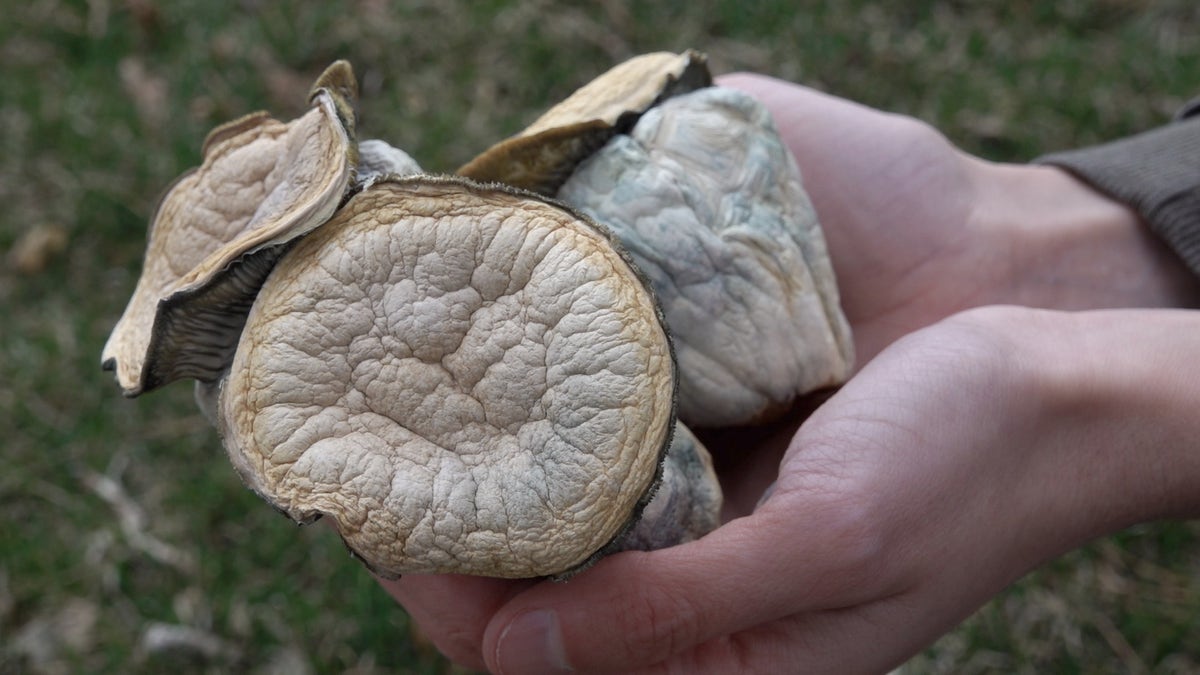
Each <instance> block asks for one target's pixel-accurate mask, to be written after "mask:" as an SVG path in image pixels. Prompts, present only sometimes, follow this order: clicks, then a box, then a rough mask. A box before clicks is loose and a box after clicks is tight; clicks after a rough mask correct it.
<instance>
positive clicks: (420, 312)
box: [217, 176, 675, 578]
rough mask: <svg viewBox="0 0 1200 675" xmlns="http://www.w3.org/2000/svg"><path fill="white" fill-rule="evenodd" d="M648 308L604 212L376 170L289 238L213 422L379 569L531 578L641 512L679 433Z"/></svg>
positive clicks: (587, 555)
mask: <svg viewBox="0 0 1200 675" xmlns="http://www.w3.org/2000/svg"><path fill="white" fill-rule="evenodd" d="M674 388H675V375H674V364H673V359H672V353H671V348H670V342H669V340H668V337H667V334H666V331H665V329H664V327H663V324H662V320H661V316H660V313H659V311H658V308H657V305H656V303H655V300H654V298H653V296H652V294H651V293H650V291H649V290H648V289H647V287H646V285H645V284H644V282H643V280H642V279H641V278H640V275H639V273H638V272H637V270H636V269H634V268H633V267H632V265H631V264H630V263H629V261H628V260H627V259H626V258H625V256H624V255H623V254H622V253H621V252H620V251H619V250H618V249H617V248H616V247H615V246H614V245H613V243H612V242H611V240H610V238H609V237H608V236H607V234H606V233H604V232H602V231H601V230H600V229H599V228H598V227H597V226H595V224H594V223H591V222H590V221H588V220H586V219H584V218H582V217H580V216H578V215H577V214H575V213H573V212H571V211H569V210H568V209H566V208H564V207H562V206H560V205H558V204H555V203H553V202H550V201H546V200H543V199H540V198H536V197H535V196H533V195H531V194H528V193H521V192H516V191H512V190H510V189H508V188H504V187H502V186H496V185H493V186H483V185H479V184H475V183H472V182H470V181H467V180H463V179H451V178H433V177H429V176H420V177H414V178H407V179H384V180H381V181H379V182H376V183H375V184H374V185H372V186H370V187H368V188H366V189H364V190H363V191H362V192H360V193H358V194H357V195H355V196H354V197H352V198H351V199H350V200H349V201H348V202H347V203H346V205H345V206H344V207H343V208H342V209H340V210H339V211H338V213H337V214H336V215H335V216H334V218H333V219H332V220H331V221H330V222H329V223H327V224H326V225H325V226H324V227H322V228H321V229H319V230H317V231H316V232H314V233H313V234H312V235H310V236H309V237H306V238H305V239H304V240H303V241H301V242H300V243H299V244H298V245H297V246H296V247H295V248H293V249H292V250H291V251H289V252H288V253H287V254H286V255H285V256H284V257H283V258H282V259H281V260H280V261H279V263H278V265H277V266H276V267H275V269H274V270H273V272H272V273H271V276H270V277H269V278H268V280H267V281H266V283H265V284H264V285H263V287H262V289H261V291H260V294H259V297H258V299H257V301H256V302H255V304H254V307H253V308H252V310H251V312H250V316H249V319H248V321H247V323H246V326H245V330H244V331H243V333H242V336H241V340H240V343H239V345H238V349H237V353H236V356H235V358H234V362H233V365H232V368H231V370H230V374H229V376H228V380H227V381H226V382H225V383H224V384H223V385H222V387H221V389H220V393H219V401H218V411H217V412H218V417H219V425H220V427H221V433H222V437H223V440H224V443H225V446H226V449H227V451H228V452H229V455H230V458H231V460H232V462H233V464H234V466H235V467H237V469H238V471H239V473H240V474H241V476H242V478H243V479H244V480H245V481H246V483H247V484H248V485H249V486H250V487H251V488H252V489H254V490H255V491H256V492H258V493H259V494H260V495H262V496H263V497H264V498H265V499H266V500H267V501H269V502H270V503H271V504H273V505H274V506H275V507H276V508H278V509H280V510H281V511H283V512H284V513H286V514H287V515H288V516H290V517H291V518H293V519H295V520H298V521H301V522H305V521H309V520H312V519H313V518H316V517H318V516H320V515H328V516H330V517H331V518H332V519H333V520H334V521H335V524H336V527H337V529H338V531H339V532H340V534H341V536H342V537H343V539H344V540H345V541H346V543H347V545H348V546H349V547H350V549H351V550H352V551H354V552H355V553H356V554H357V555H358V556H360V557H361V558H362V559H363V560H364V562H365V563H366V564H367V565H368V566H369V567H371V568H372V569H373V570H375V571H376V572H378V573H381V574H385V575H395V574H401V573H404V574H407V573H463V574H475V575H484V576H493V577H507V578H521V577H536V576H543V575H555V574H562V573H565V572H570V571H571V570H574V569H578V568H579V567H581V566H583V565H585V564H587V563H588V562H589V561H590V560H592V559H593V558H594V557H595V556H596V555H597V553H598V552H599V551H601V550H602V549H604V547H605V546H606V545H607V544H609V543H610V542H612V541H613V540H614V539H615V538H617V537H618V536H619V535H620V534H621V533H622V532H623V531H624V530H625V529H626V528H627V527H628V526H629V525H630V523H631V522H633V521H634V520H635V519H636V516H637V514H638V513H639V512H640V510H641V509H642V508H643V506H644V504H645V502H646V500H648V499H649V498H650V493H651V491H652V488H653V486H654V484H655V481H656V479H657V473H658V470H659V466H660V462H661V459H662V456H663V453H664V452H665V451H666V448H667V446H668V444H669V442H670V437H671V430H672V428H673V426H674V402H673V399H674Z"/></svg>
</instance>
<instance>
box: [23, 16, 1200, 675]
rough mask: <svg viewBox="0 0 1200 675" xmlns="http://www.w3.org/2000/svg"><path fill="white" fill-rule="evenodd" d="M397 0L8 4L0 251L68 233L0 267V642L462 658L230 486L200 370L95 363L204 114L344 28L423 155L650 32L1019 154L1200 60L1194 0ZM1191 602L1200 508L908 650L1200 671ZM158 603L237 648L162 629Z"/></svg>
mask: <svg viewBox="0 0 1200 675" xmlns="http://www.w3.org/2000/svg"><path fill="white" fill-rule="evenodd" d="M10 4H14V3H10ZM394 4H395V5H396V6H392V4H389V3H383V2H374V1H371V0H362V1H360V2H355V3H348V4H347V5H346V7H345V8H339V7H335V6H334V5H332V4H330V5H325V4H323V3H259V2H251V1H250V0H245V1H244V2H229V1H225V2H199V1H197V0H192V1H182V2H176V3H165V2H163V3H160V2H156V0H126V1H125V2H122V3H113V2H105V1H92V2H86V3H84V2H66V1H55V0H32V1H31V2H29V3H22V5H21V9H20V11H17V10H16V9H15V4H14V7H10V8H9V10H10V11H8V12H6V13H5V15H6V19H5V21H4V22H2V23H0V62H2V63H3V64H4V65H3V69H4V70H3V80H4V86H3V90H2V92H0V203H2V204H3V205H4V208H3V209H2V210H0V251H9V252H11V251H13V250H15V249H17V248H19V245H22V244H21V243H22V242H24V243H28V242H29V241H30V239H29V237H31V236H43V237H48V240H47V241H48V242H49V243H44V245H42V246H41V247H40V248H38V249H37V251H36V252H38V253H40V254H42V257H43V258H44V259H38V257H37V256H34V257H33V258H28V257H26V258H23V259H21V260H18V259H17V257H16V254H12V253H9V254H7V256H6V258H5V260H6V261H7V264H6V265H5V266H4V267H3V269H0V317H3V325H2V326H0V429H4V430H5V435H4V440H3V445H2V447H3V450H2V452H3V454H2V457H3V460H4V470H3V471H0V509H2V510H3V513H4V514H5V515H4V518H3V520H0V672H5V673H8V672H17V673H20V672H33V673H75V672H84V673H87V672H96V673H99V672H130V673H139V672H144V673H150V672H161V671H163V670H166V669H168V668H170V669H174V670H175V671H177V672H181V673H191V672H227V671H231V670H232V671H249V672H261V673H268V672H316V673H334V672H354V673H383V672H401V673H407V672H416V673H438V672H447V671H448V666H447V665H446V664H445V663H444V662H442V661H441V660H440V659H439V658H438V657H437V655H436V654H435V653H433V652H431V651H430V650H429V649H428V648H427V647H422V646H421V643H420V642H419V641H414V640H413V639H411V634H410V627H409V626H408V621H407V619H406V617H405V615H404V613H403V612H402V611H401V610H400V609H398V608H397V607H396V606H395V605H394V604H393V603H392V602H391V601H390V599H389V598H387V597H386V596H385V595H384V594H383V593H382V592H381V591H380V590H379V589H378V588H377V587H376V586H375V584H374V583H373V582H372V581H371V579H370V578H369V577H368V576H367V575H366V574H365V573H364V572H363V570H362V569H361V568H360V567H359V565H358V564H357V563H355V562H354V561H352V560H351V559H350V558H349V556H347V555H346V553H345V551H344V549H343V548H342V546H341V544H340V543H339V542H337V541H336V538H335V537H333V536H332V535H331V533H329V532H327V531H325V530H324V529H322V528H308V529H302V530H297V528H295V527H294V526H292V525H290V524H289V523H288V522H286V521H285V520H283V519H281V518H279V517H278V516H277V515H276V514H275V513H274V512H272V511H271V509H269V508H267V507H265V506H264V505H263V504H262V503H261V502H259V501H258V500H257V498H255V497H253V496H252V495H251V494H249V493H248V492H247V491H246V490H245V489H243V488H242V486H241V485H240V483H239V482H238V480H237V478H236V476H235V475H234V473H233V472H232V471H231V470H230V468H229V467H228V465H227V462H226V460H225V458H224V456H223V454H222V452H221V450H220V447H219V444H218V441H217V438H216V435H215V433H214V432H212V431H211V430H210V429H208V428H207V427H206V425H205V423H204V421H203V420H202V418H201V417H200V415H199V413H198V412H197V411H196V409H195V407H194V405H193V404H192V402H191V392H190V389H189V387H188V386H186V385H183V384H176V385H174V386H171V387H168V388H166V389H165V390H163V391H161V392H158V393H156V394H155V395H153V396H148V397H144V398H141V399H138V400H135V401H126V400H123V399H122V398H121V397H120V396H119V394H118V392H117V389H116V387H115V386H114V385H113V383H112V382H111V379H110V377H109V376H108V374H106V373H101V372H100V370H99V368H98V365H99V364H98V361H99V352H100V347H101V346H102V344H103V341H104V339H105V337H106V336H107V333H108V331H109V330H110V329H111V327H112V324H113V323H114V321H115V320H116V317H117V316H118V315H119V313H120V311H121V309H122V307H123V304H124V302H125V300H126V299H127V297H128V295H129V293H130V292H131V290H132V288H133V284H134V281H135V280H136V275H137V273H138V269H139V262H140V259H141V254H142V249H143V246H144V237H145V223H146V218H147V216H148V213H149V211H150V209H151V208H152V205H153V203H154V201H155V199H156V197H157V196H158V194H159V193H160V191H161V190H162V189H163V188H164V186H165V185H166V184H167V183H168V182H169V181H170V180H171V179H172V178H173V177H174V176H175V175H177V174H178V173H180V172H181V171H183V170H184V169H185V168H187V167H189V166H191V165H194V164H196V163H197V162H198V159H199V146H200V142H201V140H202V139H203V137H204V134H205V133H206V132H207V130H208V129H209V128H211V127H212V126H214V125H215V124H217V123H219V122H221V121H224V120H226V119H229V118H231V117H234V116H237V115H240V114H242V113H245V112H248V111H251V110H255V109H260V108H266V109H269V110H271V111H272V112H273V113H275V115H276V116H277V117H280V118H283V119H287V118H290V117H291V116H293V115H295V114H296V113H297V112H299V111H300V110H301V109H302V107H303V105H304V100H303V94H304V92H305V91H306V89H307V86H308V84H309V82H310V81H311V79H312V77H313V76H315V75H316V74H317V73H318V72H319V71H320V70H321V68H322V67H323V66H324V65H325V64H327V63H328V62H329V61H332V60H333V59H335V58H341V57H345V58H349V59H351V60H352V61H353V62H354V64H355V65H356V67H357V70H358V72H359V75H360V78H361V80H362V83H363V98H364V108H365V110H366V111H367V112H366V117H365V118H364V119H363V121H362V128H363V130H364V132H365V133H366V134H367V135H369V136H375V137H380V138H385V139H388V140H389V141H391V142H392V143H393V144H395V145H397V146H399V147H403V148H405V149H406V150H408V151H409V152H410V153H411V154H413V155H414V156H415V157H416V158H418V159H419V160H420V161H421V162H422V163H423V165H425V166H426V167H428V168H430V169H432V170H451V169H453V168H454V167H455V166H457V165H458V164H459V163H461V162H463V161H464V160H466V159H468V158H469V157H471V156H472V155H473V154H474V153H475V152H476V151H478V150H479V149H481V148H483V147H485V146H486V145H488V144H489V143H490V142H492V141H494V140H496V139H499V138H501V137H503V136H505V135H507V134H509V133H512V132H513V131H515V130H517V129H518V128H520V126H521V125H522V124H524V123H525V122H527V121H529V120H531V119H532V118H533V117H535V116H536V114H537V113H538V112H539V111H541V110H542V109H543V108H545V107H546V106H547V105H549V104H550V103H552V102H554V101H556V100H558V99H559V98H561V97H562V96H564V95H565V94H566V93H568V92H569V91H570V90H572V89H573V88H574V87H575V86H577V85H579V84H580V83H582V82H583V81H585V80H586V79H587V78H589V77H590V76H592V75H594V74H596V73H598V72H600V71H602V70H603V69H605V68H607V67H608V66H609V65H611V64H613V63H615V62H617V61H618V60H620V59H623V58H625V57H627V56H630V55H633V54H636V53H640V52H643V51H650V50H654V49H682V48H685V47H696V48H699V49H702V50H704V51H706V52H708V53H709V55H710V57H711V62H712V64H713V66H714V68H715V70H717V71H718V72H727V71H731V70H740V69H745V70H755V71H760V72H767V73H771V74H775V75H778V76H781V77H785V78H789V79H792V80H796V81H800V82H804V83H807V84H810V85H812V86H815V87H818V88H821V89H824V90H828V91H830V92H833V93H836V94H839V95H842V96H845V97H848V98H852V99H856V100H859V101H862V102H864V103H867V104H869V105H873V106H876V107H881V108H884V109H888V110H894V111H897V112H903V113H907V114H911V115H915V116H917V117H920V118H922V119H924V120H926V121H928V122H930V123H932V124H934V125H936V126H937V127H939V128H940V129H942V130H943V131H944V132H945V133H946V134H947V135H948V136H949V137H950V138H951V139H952V140H953V141H954V142H956V143H957V144H959V145H961V146H962V147H964V148H965V149H967V150H968V151H971V152H974V153H977V154H981V155H983V156H985V157H988V158H990V159H996V160H1006V161H1024V160H1027V159H1029V158H1031V157H1034V156H1036V155H1037V154H1039V153H1042V152H1046V151H1050V150H1054V149H1059V148H1066V147H1073V146H1078V145H1080V144H1086V143H1093V142H1097V141H1100V140H1103V139H1107V138H1113V137H1116V136H1120V135H1123V134H1128V133H1131V132H1134V131H1137V130H1140V129H1145V128H1148V127H1150V126H1154V125H1156V124H1160V123H1162V122H1163V121H1164V120H1166V119H1167V118H1168V117H1169V116H1170V114H1171V112H1172V111H1173V110H1174V109H1175V108H1177V107H1178V106H1179V105H1181V104H1182V103H1183V102H1184V101H1185V100H1186V99H1187V98H1188V97H1190V96H1192V95H1194V94H1196V93H1197V91H1196V86H1197V83H1198V82H1200V62H1198V61H1197V60H1196V59H1195V55H1196V54H1197V53H1200V38H1198V37H1197V36H1198V35H1200V30H1197V29H1198V28H1200V5H1197V4H1196V3H1195V2H1194V1H1193V0H1164V1H1162V2H1155V3H1150V2H1142V1H1138V0H1092V1H1083V0H1075V1H1063V2H1056V3H1045V2H1034V1H1032V0H1025V1H1021V0H1017V1H1010V2H998V1H997V2H980V3H968V2H931V1H925V2H913V3H903V4H901V3H891V4H887V5H885V4H882V3H880V4H873V3H864V2H857V1H853V2H850V1H848V2H840V3H814V2H763V3H757V4H754V5H753V7H752V8H748V7H747V6H746V5H747V3H741V2H717V1H715V0H689V1H688V2H676V1H663V2H656V3H636V4H630V5H626V4H623V3H617V2H600V3H589V4H585V3H562V4H554V3H550V2H544V1H538V0H533V1H529V2H522V3H510V2H500V1H498V0H493V1H491V2H477V3H468V2H466V1H465V0H443V1H440V2H421V1H413V2H409V3H404V4H405V5H407V6H406V7H403V8H401V7H400V6H399V5H400V3H394ZM34 232H36V233H37V234H34V235H31V234H30V233H34ZM105 481H107V482H105ZM102 484H103V485H117V486H118V487H119V490H118V493H117V497H112V496H111V495H110V496H109V498H107V499H106V498H105V497H103V496H102V495H101V491H100V490H97V489H94V488H95V486H97V485H102ZM89 486H92V487H89ZM122 515H124V516H125V518H126V521H125V524H124V525H123V524H122V521H121V518H120V517H121V516H122ZM139 518H140V520H139ZM131 519H132V520H131ZM145 537H149V538H150V540H151V541H153V542H158V543H159V544H161V545H163V546H165V547H166V548H165V549H164V550H166V551H168V552H169V555H168V554H162V551H160V555H158V556H157V557H156V556H155V555H152V554H151V553H152V551H154V550H157V549H155V548H154V546H153V545H150V544H147V540H146V539H145ZM172 556H174V557H172ZM1198 617H1200V528H1198V527H1197V526H1196V524H1194V523H1193V524H1186V523H1177V524H1162V525H1154V526H1142V527H1138V528H1135V529H1133V530H1131V531H1129V532H1126V533H1123V534H1121V535H1118V536H1116V537H1112V538H1110V539H1106V540H1104V541H1101V542H1098V543H1096V544H1095V545H1093V546H1091V547H1089V548H1086V549H1084V550H1081V551H1078V552H1076V553H1073V554H1071V555H1069V556H1067V557H1065V558H1063V559H1060V560H1058V561H1056V562H1054V563H1053V564H1051V565H1049V566H1047V567H1045V568H1044V569H1042V570H1040V571H1038V572H1036V573H1035V574H1033V575H1031V576H1030V577H1028V578H1027V579H1025V580H1023V581H1022V582H1021V583H1019V584H1017V585H1016V586H1015V587H1014V588H1013V589H1011V590H1010V591H1008V592H1006V593H1005V594H1004V595H1002V596H1000V597H999V598H997V599H996V600H995V601H994V602H992V603H991V604H989V605H988V606H987V607H985V608H984V609H983V610H981V611H980V612H979V613H978V614H977V615H976V616H975V617H973V618H972V619H971V620H970V621H968V622H967V623H966V624H965V625H964V626H962V627H961V628H959V629H958V630H956V631H955V632H954V633H952V634H950V635H949V636H947V637H946V638H944V639H942V640H941V641H940V642H938V643H937V644H936V645H935V646H934V647H933V648H931V649H930V650H928V651H927V652H926V653H925V654H923V655H922V656H921V657H919V658H918V659H917V660H916V661H914V662H913V664H911V666H910V669H911V670H913V671H915V672H956V673H957V672H965V673H972V672H995V671H1000V672H1065V673H1071V672H1080V673H1083V672H1087V673H1095V672H1145V671H1156V672H1195V671H1197V670H1200V639H1197V638H1198V637H1200V618H1198ZM155 624H181V625H186V626H191V627H195V628H198V629H201V630H202V631H204V632H205V633H206V634H207V635H209V636H213V637H216V638H218V639H219V641H220V642H219V644H218V645H217V646H218V647H219V649H216V651H214V652H213V653H212V654H211V655H210V656H209V657H207V658H199V657H195V658H191V657H189V658H182V657H166V656H161V655H155V654H154V653H151V651H150V650H147V649H146V648H145V640H146V639H147V636H148V635H150V636H153V630H151V627H152V626H154V625H155ZM273 668H274V670H272V669H273Z"/></svg>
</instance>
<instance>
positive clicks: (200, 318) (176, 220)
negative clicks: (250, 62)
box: [101, 61, 357, 396]
mask: <svg viewBox="0 0 1200 675" xmlns="http://www.w3.org/2000/svg"><path fill="white" fill-rule="evenodd" d="M356 91H357V85H356V84H355V81H354V75H353V73H352V72H351V71H350V66H349V64H347V63H345V62H344V61H339V62H337V63H335V64H334V65H332V66H330V67H329V69H328V70H326V72H325V74H323V75H322V76H321V78H320V79H319V80H318V81H317V84H316V85H315V86H314V88H313V92H312V95H311V100H312V103H313V106H312V108H311V109H310V110H309V111H308V112H307V113H305V114H304V115H303V116H301V117H300V118H298V119H296V120H293V121H292V122H290V123H287V124H284V123H282V122H279V121H277V120H274V119H272V118H271V117H269V116H268V115H267V114H266V113H262V112H260V113H255V114H252V115H248V116H246V117H243V118H241V119H238V120H235V121H233V122H229V123H227V124H224V125H222V126H220V127H217V128H216V129H214V130H213V131H212V132H211V133H210V134H209V135H208V138H207V139H206V140H205V141H204V146H203V155H204V163H203V164H202V165H201V166H200V167H199V168H198V169H196V170H194V171H191V172H189V173H187V174H184V175H183V176H182V177H181V178H180V179H179V180H177V181H176V182H175V184H174V185H172V186H171V188H170V190H168V192H167V193H166V195H165V196H164V197H163V199H162V201H161V202H160V204H159V206H158V208H157V210H156V211H155V214H154V216H153V218H152V220H151V226H150V234H149V243H148V244H147V248H146V258H145V266H144V267H143V269H142V276H141V278H140V279H139V280H138V284H137V288H136V289H135V290H134V292H133V297H132V298H131V299H130V301H129V305H128V306H127V307H126V308H125V313H124V314H123V315H122V316H121V319H120V321H118V323H117V325H116V328H114V329H113V332H112V335H111V336H110V337H109V339H108V343H107V344H106V345H105V346H104V352H103V355H102V356H101V359H102V362H103V364H104V367H105V368H107V369H109V370H114V371H115V372H116V377H117V382H118V383H119V384H120V385H121V388H122V389H123V390H124V392H125V395H126V396H136V395H138V394H140V393H142V392H144V391H149V390H151V389H154V388H155V387H158V386H161V385H163V384H166V383H168V382H171V381H173V380H176V379H180V378H185V377H192V378H198V379H203V380H211V379H214V378H216V377H217V376H218V375H219V374H220V372H221V371H222V370H224V368H225V366H226V365H227V364H228V362H229V359H230V358H231V357H232V346H233V344H234V343H235V342H236V340H237V337H238V333H239V332H240V330H241V324H242V321H243V320H244V318H245V313H246V311H248V309H249V306H250V303H251V302H252V301H253V299H254V293H255V291H256V290H257V287H258V285H259V284H260V283H261V282H262V279H263V278H264V277H265V276H266V274H267V273H268V272H269V271H270V269H271V265H272V264H273V263H274V260H275V259H276V258H277V257H278V256H279V254H280V253H282V250H283V249H282V247H283V246H284V245H286V244H287V242H289V241H291V240H293V239H295V238H296V237H298V236H300V235H303V234H304V233H306V232H308V231H310V230H312V229H313V228H315V227H317V226H318V225H320V224H322V223H324V222H325V221H326V220H328V219H329V217H330V216H332V215H333V212H334V210H335V209H336V208H337V206H338V204H339V203H340V202H341V200H342V198H343V197H344V196H345V194H346V191H347V189H348V188H349V186H350V183H351V178H352V176H353V173H354V164H355V158H356V151H355V142H354V137H353V122H352V117H350V118H348V117H347V112H348V111H349V114H350V115H351V116H352V115H353V112H352V111H353V105H354V103H353V101H352V100H347V98H346V96H347V95H350V96H353V95H354V92H356Z"/></svg>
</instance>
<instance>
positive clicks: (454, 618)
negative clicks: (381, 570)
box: [379, 575, 534, 670]
mask: <svg viewBox="0 0 1200 675" xmlns="http://www.w3.org/2000/svg"><path fill="white" fill-rule="evenodd" d="M379 583H380V584H381V585H382V586H383V587H384V588H385V589H386V590H387V591H388V593H390V594H391V595H392V597H394V598H395V599H396V601H397V602H399V603H400V604H401V605H403V606H404V608H405V609H406V610H407V611H408V613H409V616H411V617H412V618H413V620H415V621H416V622H417V624H418V625H419V626H421V628H422V629H423V631H424V632H425V633H426V635H428V637H429V638H430V640H432V641H433V643H434V645H435V646H436V647H437V648H438V650H439V651H441V652H442V653H443V654H445V655H446V657H447V658H449V659H450V660H452V661H454V662H455V663H458V664H460V665H463V666H466V667H468V668H473V669H476V670H483V669H484V668H486V665H485V664H484V659H483V655H482V653H481V651H480V644H481V643H482V642H483V634H484V630H485V629H486V628H487V624H488V621H489V620H490V619H491V617H492V615H493V614H495V612H496V610H497V609H498V608H499V607H500V606H502V605H503V604H504V603H505V602H506V601H507V600H508V599H509V598H511V597H512V596H514V595H516V594H517V593H520V592H521V591H522V590H524V589H526V588H528V587H529V586H531V585H532V584H533V583H534V582H532V581H509V580H505V579H487V578H482V577H468V576H461V575H439V576H432V575H406V576H404V577H402V578H400V579H396V580H389V579H379Z"/></svg>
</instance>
